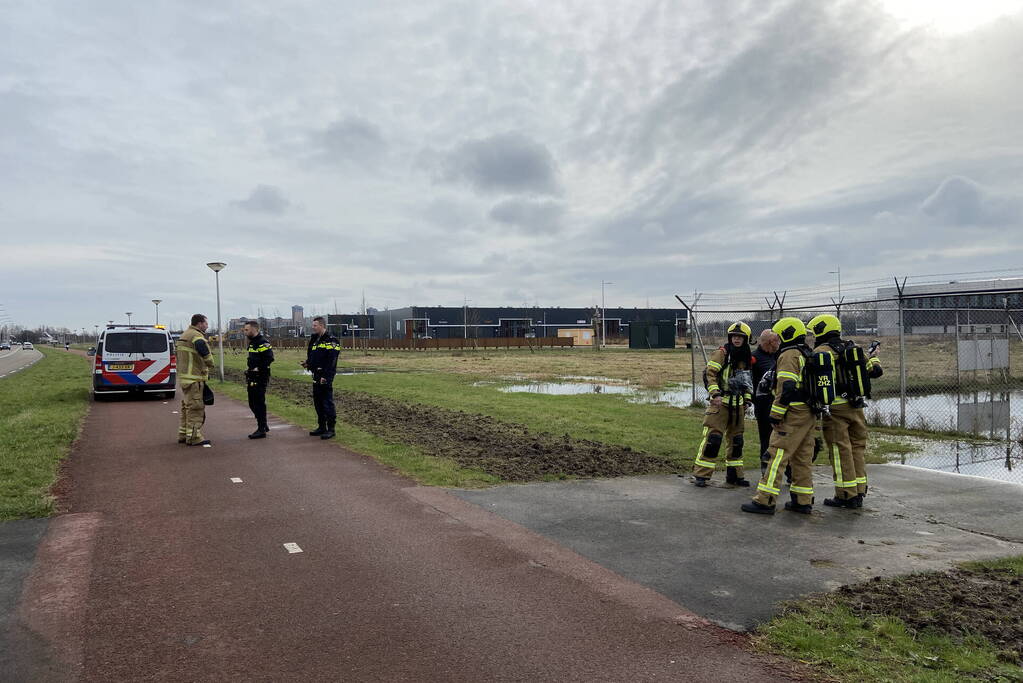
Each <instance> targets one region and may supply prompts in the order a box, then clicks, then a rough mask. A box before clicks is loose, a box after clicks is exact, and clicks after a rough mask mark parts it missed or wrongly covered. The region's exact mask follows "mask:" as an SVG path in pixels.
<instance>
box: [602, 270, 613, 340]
mask: <svg viewBox="0 0 1023 683" xmlns="http://www.w3.org/2000/svg"><path fill="white" fill-rule="evenodd" d="M613 284H614V283H613V282H607V281H605V280H601V281H600V348H604V346H605V345H606V344H607V306H605V305H604V285H613Z"/></svg>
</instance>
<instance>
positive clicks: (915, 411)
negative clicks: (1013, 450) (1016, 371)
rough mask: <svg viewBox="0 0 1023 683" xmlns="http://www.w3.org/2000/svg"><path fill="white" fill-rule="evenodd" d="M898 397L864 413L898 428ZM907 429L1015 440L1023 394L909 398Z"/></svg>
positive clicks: (1022, 424) (872, 405)
mask: <svg viewBox="0 0 1023 683" xmlns="http://www.w3.org/2000/svg"><path fill="white" fill-rule="evenodd" d="M899 411H900V408H899V398H898V396H893V397H888V398H881V399H875V400H872V401H870V402H869V405H868V406H867V407H866V410H865V411H864V412H865V413H866V415H867V420H868V422H870V423H880V424H896V425H897V424H898V423H899V422H898V421H899ZM906 426H907V427H912V428H914V429H926V430H932V431H937V430H941V431H944V430H959V431H963V432H968V433H976V434H978V435H979V436H987V437H991V438H996V439H1000V438H1005V436H1006V428H1008V433H1009V436H1010V437H1015V436H1017V435H1018V434H1019V433H1020V430H1021V428H1023V391H1006V392H991V391H978V392H971V393H969V394H958V395H957V394H954V393H947V394H927V395H924V396H909V397H907V398H906Z"/></svg>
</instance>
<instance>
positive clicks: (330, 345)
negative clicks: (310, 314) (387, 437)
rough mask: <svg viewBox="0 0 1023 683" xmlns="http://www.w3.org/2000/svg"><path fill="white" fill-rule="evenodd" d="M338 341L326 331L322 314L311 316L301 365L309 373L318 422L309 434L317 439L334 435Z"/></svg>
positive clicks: (339, 346)
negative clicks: (311, 376) (311, 325)
mask: <svg viewBox="0 0 1023 683" xmlns="http://www.w3.org/2000/svg"><path fill="white" fill-rule="evenodd" d="M340 353H341V343H340V342H339V341H338V340H337V339H336V338H334V337H333V336H331V334H330V333H329V332H327V323H326V321H325V320H324V319H323V316H319V315H318V316H316V317H315V318H313V334H312V336H311V337H309V348H308V349H306V357H305V360H304V361H303V362H302V367H304V368H305V369H306V370H309V371H310V372H312V373H313V406H314V407H315V408H316V420H317V422H318V424H319V426H318V427H317V428H316V429H315V430H313V431H311V432H309V436H318V437H320V438H321V439H333V438H334V425H335V423H336V422H337V413H336V411H335V410H334V375H336V374H337V357H338V355H339V354H340Z"/></svg>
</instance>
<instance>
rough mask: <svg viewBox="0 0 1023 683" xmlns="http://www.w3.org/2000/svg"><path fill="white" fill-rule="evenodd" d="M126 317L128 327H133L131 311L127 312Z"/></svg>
mask: <svg viewBox="0 0 1023 683" xmlns="http://www.w3.org/2000/svg"><path fill="white" fill-rule="evenodd" d="M125 315H126V316H128V327H131V311H127V312H125Z"/></svg>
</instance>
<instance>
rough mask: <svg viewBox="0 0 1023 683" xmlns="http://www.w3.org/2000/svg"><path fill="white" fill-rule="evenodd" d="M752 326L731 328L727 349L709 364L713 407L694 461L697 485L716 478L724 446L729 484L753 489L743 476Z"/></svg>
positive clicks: (706, 415) (706, 416) (739, 324)
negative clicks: (743, 448) (717, 464)
mask: <svg viewBox="0 0 1023 683" xmlns="http://www.w3.org/2000/svg"><path fill="white" fill-rule="evenodd" d="M749 338H750V327H749V325H747V324H746V323H744V322H736V323H733V324H732V325H731V326H730V327H729V328H728V341H727V343H726V344H725V346H722V347H721V348H719V349H717V350H716V351H714V353H713V354H711V356H710V359H709V360H708V361H707V370H706V377H707V392H708V393H709V394H710V405H709V406H708V407H707V410H706V412H705V413H704V418H703V437H702V439H701V440H700V446H699V448H697V451H696V460H695V461H694V462H693V484H694V485H695V486H699V487H704V486H706V485H707V482H708V480H710V478H711V477H712V476H713V475H714V468H715V465H716V463H715V461H716V459H717V457H718V452H719V451H720V450H721V446H722V443H724V445H725V448H726V449H728V452H727V453H726V455H725V483H726V484H732V485H734V486H749V481H747V480H746V479H745V478H744V477H743V465H742V447H743V431H744V429H745V422H746V409H747V408H748V407H749V404H750V401H751V400H752V398H753V394H752V392H753V381H752V379H751V376H750V372H749V371H750V366H751V365H752V362H753V361H752V356H751V353H750V346H749Z"/></svg>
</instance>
